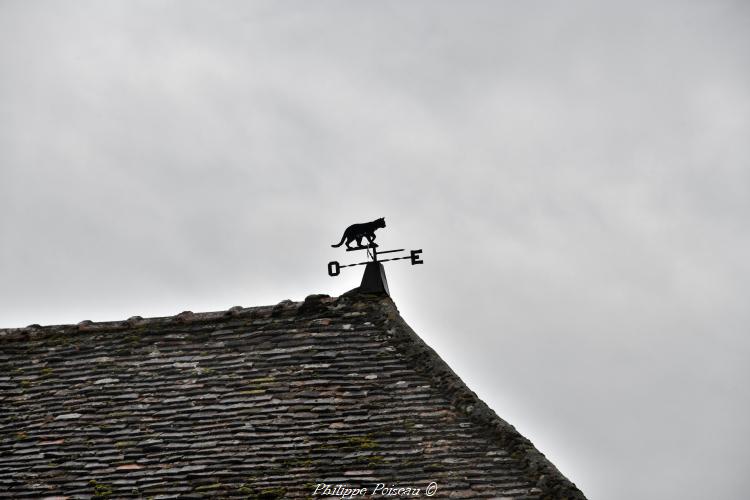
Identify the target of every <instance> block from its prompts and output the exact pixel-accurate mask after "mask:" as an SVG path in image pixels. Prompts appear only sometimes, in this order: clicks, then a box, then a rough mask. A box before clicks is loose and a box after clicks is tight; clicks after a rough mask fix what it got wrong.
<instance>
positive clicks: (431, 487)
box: [424, 481, 437, 497]
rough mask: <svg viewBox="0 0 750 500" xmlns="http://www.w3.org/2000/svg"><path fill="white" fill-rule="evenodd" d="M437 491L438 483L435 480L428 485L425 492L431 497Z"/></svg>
mask: <svg viewBox="0 0 750 500" xmlns="http://www.w3.org/2000/svg"><path fill="white" fill-rule="evenodd" d="M435 493H437V483H436V482H434V481H433V482H431V483H430V484H428V485H427V489H426V490H425V492H424V494H425V495H427V496H428V497H431V496H432V495H434V494H435Z"/></svg>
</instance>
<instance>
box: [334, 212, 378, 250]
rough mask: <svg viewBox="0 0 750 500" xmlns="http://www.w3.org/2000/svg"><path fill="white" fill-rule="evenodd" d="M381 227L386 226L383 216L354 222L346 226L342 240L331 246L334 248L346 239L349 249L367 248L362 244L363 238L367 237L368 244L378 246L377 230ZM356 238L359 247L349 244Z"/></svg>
mask: <svg viewBox="0 0 750 500" xmlns="http://www.w3.org/2000/svg"><path fill="white" fill-rule="evenodd" d="M381 227H385V219H384V218H383V217H381V218H379V219H375V220H374V221H372V222H365V223H363V224H352V225H351V226H349V227H347V228H346V231H344V235H343V236H342V237H341V241H339V242H338V244H336V245H331V246H332V247H333V248H336V247H340V246H341V245H342V244H343V243H344V241H346V249H347V250H357V249H359V248H366V247H363V246H362V238H367V242H368V246H369V247H371V248H375V247H377V246H378V245H377V243H375V231H376V230H377V229H379V228H381ZM354 240H357V247H352V246H350V245H349V244H350V243H351V242H352V241H354Z"/></svg>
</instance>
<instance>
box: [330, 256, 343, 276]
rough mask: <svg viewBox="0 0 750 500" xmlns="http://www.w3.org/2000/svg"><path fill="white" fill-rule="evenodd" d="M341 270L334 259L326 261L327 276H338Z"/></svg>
mask: <svg viewBox="0 0 750 500" xmlns="http://www.w3.org/2000/svg"><path fill="white" fill-rule="evenodd" d="M340 272H341V266H339V263H338V262H336V261H335V260H332V261H331V262H329V263H328V276H338V275H339V273H340Z"/></svg>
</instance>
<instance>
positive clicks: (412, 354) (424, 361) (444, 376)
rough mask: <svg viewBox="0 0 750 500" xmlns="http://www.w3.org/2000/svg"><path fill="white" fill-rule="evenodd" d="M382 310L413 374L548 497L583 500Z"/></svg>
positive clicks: (394, 314) (393, 311)
mask: <svg viewBox="0 0 750 500" xmlns="http://www.w3.org/2000/svg"><path fill="white" fill-rule="evenodd" d="M380 303H381V304H382V305H383V306H384V308H385V311H386V327H387V331H388V332H389V333H392V334H393V335H394V338H395V339H396V340H397V341H399V342H401V345H400V347H403V348H405V350H404V351H403V354H404V355H405V356H407V358H410V360H411V361H412V365H413V366H414V368H415V370H416V371H420V372H422V373H423V374H424V375H426V376H428V377H429V378H430V379H431V380H432V381H433V382H434V383H435V386H436V387H437V388H438V390H440V392H442V393H443V394H444V395H445V396H447V399H448V400H449V401H450V402H451V404H452V405H453V406H454V407H455V408H457V409H458V410H459V411H461V412H462V413H464V414H465V415H467V416H468V417H469V419H470V420H472V421H473V422H475V423H476V424H477V425H479V426H481V427H482V428H485V429H487V430H488V431H489V432H490V433H491V434H492V436H493V437H494V438H495V439H497V440H498V441H499V442H500V443H501V444H502V445H503V446H505V447H507V448H508V449H509V450H510V451H511V456H512V457H513V458H515V459H517V460H519V461H520V462H521V463H523V464H524V466H525V468H526V470H527V473H528V474H529V475H530V476H531V477H534V478H535V480H536V483H537V487H539V488H540V489H541V490H542V491H543V492H545V493H546V494H548V495H551V496H549V497H547V496H545V497H543V498H554V499H558V500H564V499H570V500H585V499H586V497H585V496H584V494H583V492H581V491H580V490H579V489H578V487H576V485H575V484H574V483H573V482H572V481H570V480H569V479H568V478H566V477H565V476H564V475H563V474H562V473H561V472H560V471H559V470H558V469H557V467H555V466H554V464H552V462H550V461H549V460H548V459H547V457H545V456H544V454H543V453H541V452H540V451H539V450H537V449H536V447H534V445H533V443H532V442H531V441H530V440H529V439H527V438H525V437H524V436H523V435H521V433H519V432H518V431H517V430H516V428H515V427H513V426H512V425H511V424H509V423H508V422H506V421H505V420H503V419H502V418H500V417H499V416H498V415H497V413H495V411H494V410H493V409H492V408H490V407H489V406H488V405H487V404H486V403H485V402H484V401H482V400H481V399H479V396H477V394H476V393H475V392H474V391H472V390H471V389H469V387H468V386H467V385H466V384H465V383H464V381H463V380H461V378H460V377H459V376H458V375H457V374H456V372H454V371H453V369H451V367H450V366H449V365H448V364H447V363H446V362H445V361H444V360H443V359H442V358H441V357H440V355H439V354H438V353H437V352H435V350H434V349H432V348H431V347H430V346H429V345H427V343H425V341H424V340H422V338H421V337H420V336H419V335H418V334H417V333H416V332H415V331H414V330H413V329H412V328H411V327H410V326H409V325H408V324H407V323H406V321H404V319H403V318H402V317H401V315H400V314H399V312H398V308H397V307H396V304H395V303H394V302H393V301H392V300H391V299H390V298H389V297H386V298H384V299H382V300H381V301H380Z"/></svg>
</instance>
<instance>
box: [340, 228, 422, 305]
mask: <svg viewBox="0 0 750 500" xmlns="http://www.w3.org/2000/svg"><path fill="white" fill-rule="evenodd" d="M384 227H385V219H384V218H382V217H381V218H380V219H375V220H374V221H372V222H365V223H363V224H352V225H351V226H349V227H347V228H346V230H345V231H344V234H343V236H341V241H339V242H338V243H337V244H335V245H331V246H332V247H334V248H337V247H340V246H341V245H343V244H344V243H346V251H347V252H352V251H356V250H366V251H367V256H368V257H369V258H370V259H371V260H368V261H366V262H357V263H354V264H344V265H341V264H339V263H338V262H337V261H335V260H332V261H331V262H329V263H328V275H329V276H338V275H339V274H340V273H341V269H342V268H344V267H354V266H367V267H365V273H364V275H363V276H362V284H361V285H360V287H359V291H360V292H364V293H386V294H388V295H390V293H389V291H388V281H386V279H385V270H384V269H383V264H382V263H383V262H388V261H391V260H405V259H410V260H411V264H412V265H416V264H424V261H422V259H420V258H419V256H420V254H421V253H422V249H421V248H420V249H419V250H411V251H410V253H409V255H408V256H404V257H391V258H388V259H379V257H378V256H379V255H383V254H387V253H396V252H405V251H406V250H404V249H403V248H399V249H398V250H381V251H378V244H377V243H375V231H376V230H378V229H380V228H384ZM363 239H366V240H367V244H365V245H363V244H362V240H363ZM353 241H356V242H357V246H355V247H353V246H351V245H350V243H352V242H353Z"/></svg>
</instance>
